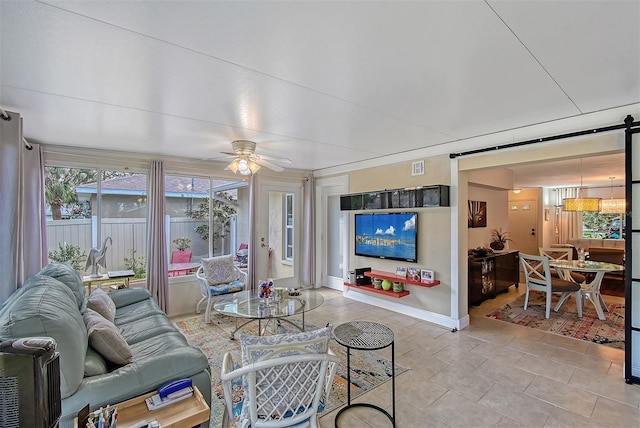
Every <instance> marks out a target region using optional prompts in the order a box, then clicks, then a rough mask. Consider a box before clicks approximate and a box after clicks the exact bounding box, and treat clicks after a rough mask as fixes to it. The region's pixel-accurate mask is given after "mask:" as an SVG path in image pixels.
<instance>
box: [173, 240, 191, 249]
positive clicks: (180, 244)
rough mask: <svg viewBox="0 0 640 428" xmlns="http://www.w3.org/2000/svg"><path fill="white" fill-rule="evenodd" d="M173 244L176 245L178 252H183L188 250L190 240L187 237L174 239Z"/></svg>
mask: <svg viewBox="0 0 640 428" xmlns="http://www.w3.org/2000/svg"><path fill="white" fill-rule="evenodd" d="M173 243H174V244H175V245H176V248H177V249H178V251H185V250H188V249H189V246H190V245H191V239H190V238H187V237H182V238H176V239H174V240H173Z"/></svg>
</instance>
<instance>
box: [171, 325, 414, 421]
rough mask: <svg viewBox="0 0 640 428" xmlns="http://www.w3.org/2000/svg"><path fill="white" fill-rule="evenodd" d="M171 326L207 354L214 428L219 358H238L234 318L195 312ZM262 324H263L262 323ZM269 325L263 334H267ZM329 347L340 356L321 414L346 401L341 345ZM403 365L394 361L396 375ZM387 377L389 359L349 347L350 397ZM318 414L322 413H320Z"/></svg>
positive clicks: (219, 407) (252, 329)
mask: <svg viewBox="0 0 640 428" xmlns="http://www.w3.org/2000/svg"><path fill="white" fill-rule="evenodd" d="M175 326H176V327H177V328H178V329H179V330H180V331H181V332H182V333H183V334H184V335H185V337H186V338H187V340H188V342H189V343H190V344H192V345H194V346H197V347H199V348H200V349H202V351H203V352H204V353H205V355H207V357H208V359H209V366H210V367H211V422H210V427H212V428H213V427H215V428H218V427H220V426H221V425H222V415H223V413H224V401H223V396H224V395H223V392H222V385H221V383H220V370H221V368H222V359H223V357H224V354H225V353H226V352H231V355H232V357H233V361H234V363H239V362H240V361H241V357H240V343H239V342H238V341H237V340H230V339H229V333H230V332H231V331H233V329H234V328H235V321H234V319H233V318H231V317H227V316H224V315H220V314H211V324H205V322H204V316H202V315H198V316H195V317H193V318H189V319H187V320H184V321H178V322H176V323H175ZM263 327H264V324H263ZM305 327H306V329H307V330H312V329H316V328H317V327H316V326H313V325H310V324H309V323H306V326H305ZM257 330H258V323H257V322H252V323H250V324H248V325H246V326H244V327H243V328H242V329H241V330H240V331H239V332H238V333H236V335H237V334H257ZM270 330H271V326H269V328H268V330H267V332H266V333H265V334H271V332H270ZM296 331H298V330H296V329H295V328H294V327H292V326H290V325H289V324H288V323H286V322H285V323H282V327H280V331H279V333H280V332H296ZM329 346H330V347H331V350H332V351H333V352H334V353H335V354H336V355H337V356H338V357H340V359H341V360H342V362H341V364H340V365H339V366H338V369H337V371H336V376H335V378H334V380H333V385H332V387H331V394H330V395H329V400H328V402H327V404H326V406H325V409H324V411H323V413H324V414H327V413H329V412H331V411H332V410H334V409H336V408H338V407H340V406H342V405H343V404H346V402H347V389H346V386H347V371H346V364H347V363H346V361H347V357H346V353H345V348H344V347H343V346H341V345H339V344H338V343H337V342H335V341H334V340H333V339H332V340H331V342H329ZM406 370H407V369H406V368H404V367H400V366H398V365H397V364H396V376H397V375H399V374H400V373H403V372H404V371H406ZM390 379H391V361H390V360H389V359H387V358H384V357H382V356H381V355H380V354H377V353H376V352H371V351H368V352H364V351H362V352H361V351H357V350H353V351H351V399H352V400H353V399H354V398H355V397H358V396H359V395H362V394H364V393H365V392H367V391H370V390H371V389H373V388H375V387H377V386H379V385H381V384H383V383H384V382H386V381H388V380H390ZM320 416H322V414H321V415H320Z"/></svg>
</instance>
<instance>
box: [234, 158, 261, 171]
mask: <svg viewBox="0 0 640 428" xmlns="http://www.w3.org/2000/svg"><path fill="white" fill-rule="evenodd" d="M226 169H229V170H231V171H232V172H233V173H234V174H237V173H238V172H239V173H240V174H242V175H251V174H255V173H256V172H258V170H259V169H260V165H258V164H257V163H255V162H254V161H252V160H251V159H249V158H247V157H240V158H237V159H235V160H234V161H233V162H231V163H230V164H229V165H227V168H226Z"/></svg>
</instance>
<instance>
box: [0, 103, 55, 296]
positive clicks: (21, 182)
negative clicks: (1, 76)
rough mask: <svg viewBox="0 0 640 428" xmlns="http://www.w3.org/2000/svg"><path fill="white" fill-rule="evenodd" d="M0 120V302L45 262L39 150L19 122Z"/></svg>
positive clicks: (11, 114) (13, 115) (17, 118)
mask: <svg viewBox="0 0 640 428" xmlns="http://www.w3.org/2000/svg"><path fill="white" fill-rule="evenodd" d="M7 115H8V118H5V117H2V118H0V236H1V237H2V239H0V272H2V276H3V278H4V281H2V283H0V284H1V285H0V303H2V302H4V301H5V300H6V299H7V298H8V297H9V296H10V295H11V293H13V292H14V291H15V290H16V289H17V288H19V287H20V286H22V283H23V282H24V281H25V279H27V278H28V277H30V276H31V275H33V274H35V273H37V272H38V271H39V270H40V269H41V268H42V266H43V265H44V264H45V263H46V262H47V253H46V242H45V234H44V230H45V229H44V222H45V217H44V193H43V183H44V179H43V173H44V172H43V171H44V170H43V168H42V151H41V148H40V145H37V144H32V145H31V146H32V150H27V148H26V147H25V145H24V143H23V138H22V119H21V118H20V115H19V114H18V113H14V112H7Z"/></svg>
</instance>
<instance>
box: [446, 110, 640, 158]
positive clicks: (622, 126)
mask: <svg viewBox="0 0 640 428" xmlns="http://www.w3.org/2000/svg"><path fill="white" fill-rule="evenodd" d="M638 125H640V122H634V121H633V116H631V115H627V117H626V118H625V120H624V123H621V124H618V125H610V126H605V127H602V128H596V129H585V130H584V131H576V132H569V133H567V134H559V135H552V136H550V137H542V138H536V139H533V140H527V141H520V142H517V143H508V144H503V145H500V146H495V147H485V148H482V149H475V150H468V151H466V152H458V153H450V154H449V158H450V159H455V158H457V157H459V156H467V155H475V154H477V153H485V152H491V151H495V150H502V149H510V148H512V147H520V146H527V145H529V144H536V143H545V142H547V141H555V140H562V139H565V138H571V137H579V136H582V135H590V134H597V133H600V132H608V131H615V130H617V129H625V128H627V127H633V126H638Z"/></svg>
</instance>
